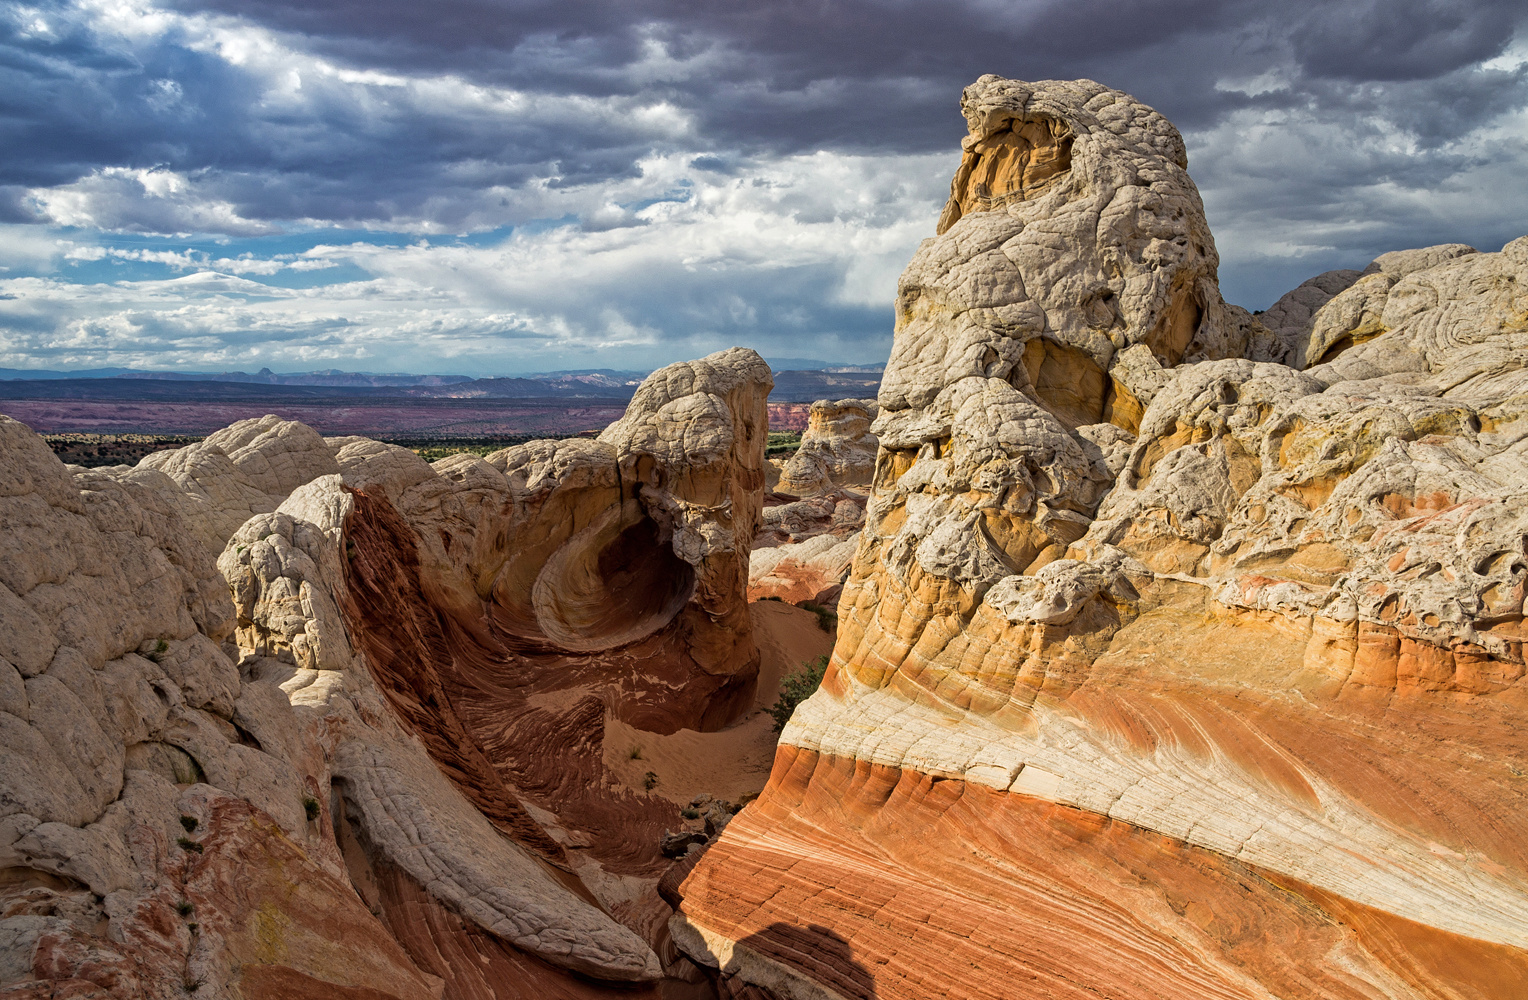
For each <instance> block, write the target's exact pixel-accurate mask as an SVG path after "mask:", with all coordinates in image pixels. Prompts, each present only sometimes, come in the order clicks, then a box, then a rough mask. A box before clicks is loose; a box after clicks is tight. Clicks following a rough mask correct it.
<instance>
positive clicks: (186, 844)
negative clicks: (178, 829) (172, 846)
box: [175, 837, 202, 854]
mask: <svg viewBox="0 0 1528 1000" xmlns="http://www.w3.org/2000/svg"><path fill="white" fill-rule="evenodd" d="M175 842H176V843H177V844H179V845H180V846H181V848H182V849H183V850H187V851H195V852H196V853H197V854H200V853H202V845H201V844H198V843H197V842H196V841H194V840H192V839H191V838H190V837H181V838H180V839H179V840H177V841H175Z"/></svg>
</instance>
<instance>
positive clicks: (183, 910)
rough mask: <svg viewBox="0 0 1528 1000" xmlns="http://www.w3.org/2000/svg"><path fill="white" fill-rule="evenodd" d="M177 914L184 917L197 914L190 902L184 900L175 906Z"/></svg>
mask: <svg viewBox="0 0 1528 1000" xmlns="http://www.w3.org/2000/svg"><path fill="white" fill-rule="evenodd" d="M175 912H176V913H179V914H180V915H181V916H183V917H189V916H190V915H191V914H193V913H195V912H196V907H194V906H192V905H191V902H190V901H189V900H185V899H183V900H181V901H180V902H179V903H176V904H175Z"/></svg>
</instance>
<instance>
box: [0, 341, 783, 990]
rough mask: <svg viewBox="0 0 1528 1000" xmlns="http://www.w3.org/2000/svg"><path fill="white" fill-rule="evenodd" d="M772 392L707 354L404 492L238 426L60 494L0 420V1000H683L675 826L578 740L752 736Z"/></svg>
mask: <svg viewBox="0 0 1528 1000" xmlns="http://www.w3.org/2000/svg"><path fill="white" fill-rule="evenodd" d="M770 385H771V380H770V376H769V369H768V366H767V365H765V364H764V362H763V361H762V360H761V359H760V358H759V357H758V356H757V355H756V354H754V353H753V352H751V351H743V350H733V351H728V352H722V353H720V354H716V355H712V356H711V357H709V358H706V359H703V360H700V361H695V362H688V363H684V364H680V365H673V366H670V367H669V368H666V369H663V370H662V371H659V372H657V373H655V374H654V375H653V376H652V377H651V378H650V379H649V380H648V381H647V382H646V383H645V384H644V385H643V387H642V388H641V389H640V390H639V392H638V393H637V395H636V397H635V399H634V400H633V403H632V405H631V407H630V408H629V409H628V411H627V414H626V416H625V417H624V418H623V419H622V420H620V421H618V422H617V423H616V424H614V425H612V426H611V427H610V428H608V429H607V430H606V431H605V433H604V434H603V435H601V437H600V438H599V439H598V440H585V439H575V440H570V441H543V442H533V443H531V444H528V445H524V446H521V447H519V448H513V449H508V450H505V451H502V452H499V453H496V454H494V455H490V456H488V458H487V459H486V460H484V459H479V458H477V457H476V456H470V455H467V456H457V457H454V458H451V459H446V460H443V461H441V462H438V463H436V464H435V465H434V466H431V465H429V464H427V463H425V462H424V461H422V460H421V459H420V458H419V457H418V456H417V455H415V454H413V453H412V452H409V451H407V450H405V449H401V448H397V447H394V446H390V445H385V444H380V443H378V442H375V441H368V440H365V439H358V438H349V439H327V440H326V439H322V438H320V437H318V436H317V435H316V434H314V433H313V432H312V431H311V429H309V428H306V427H304V426H302V425H301V424H295V423H292V422H289V421H282V420H280V419H279V418H276V417H267V418H262V419H261V420H257V421H244V422H241V423H240V424H236V425H234V426H233V427H231V428H228V429H226V430H224V431H222V432H219V434H217V435H214V436H213V437H211V438H209V439H208V440H207V441H204V442H202V443H200V444H199V445H193V446H191V447H190V448H187V449H182V450H181V451H179V452H170V453H160V454H158V455H155V456H153V461H148V462H145V463H144V464H142V465H140V466H139V467H137V468H127V467H115V468H109V469H102V470H84V469H78V468H72V467H65V466H63V465H62V464H60V463H59V461H58V460H57V459H56V458H55V457H54V456H53V455H52V454H51V453H50V452H49V450H48V448H47V446H46V445H45V444H44V443H43V442H42V440H41V439H40V438H38V437H37V436H36V435H34V434H32V433H31V432H30V431H29V430H27V429H26V428H25V427H24V426H22V425H20V424H18V423H16V422H14V421H8V420H5V419H3V418H0V451H3V457H4V462H3V463H0V522H3V524H4V531H3V532H0V546H3V548H0V556H3V558H0V583H3V585H4V586H3V587H0V752H3V754H4V767H0V869H3V870H4V877H3V879H0V988H3V989H5V990H6V991H7V995H8V996H9V995H16V996H26V997H33V996H35V997H52V996H66V995H67V996H82V997H83V996H113V997H123V998H128V997H133V998H137V997H179V996H186V995H197V996H202V995H206V996H216V997H230V998H233V997H243V998H250V1000H253V998H270V1000H275V998H282V1000H292V998H306V997H312V998H315V1000H317V998H325V1000H329V998H332V997H335V996H342V997H367V998H381V997H395V998H398V1000H412V998H416V997H431V996H435V997H446V998H456V997H462V998H466V997H472V998H477V997H505V998H508V997H520V996H546V997H593V996H603V995H620V996H624V997H633V996H651V997H657V996H660V995H662V996H691V995H694V994H695V991H696V990H701V991H702V993H703V992H704V989H703V977H702V976H701V975H700V973H699V970H698V969H696V967H695V966H694V965H693V964H691V963H690V962H688V960H686V959H684V958H682V957H681V956H680V955H679V954H678V953H677V952H676V951H675V949H674V947H673V945H672V943H671V942H670V941H669V938H668V930H667V918H668V916H669V914H670V909H669V906H668V904H667V903H665V902H664V901H663V900H662V899H661V898H660V897H659V895H658V893H657V884H658V879H659V877H660V876H661V875H662V873H663V872H664V870H665V869H666V867H667V865H668V861H667V860H666V859H664V858H662V857H661V855H660V854H659V850H658V848H659V842H660V840H661V837H662V834H663V832H664V830H665V828H674V827H678V826H679V825H680V817H679V810H678V807H677V806H676V805H674V804H672V803H671V802H669V801H668V800H666V799H662V798H659V797H656V796H644V795H641V794H636V793H634V792H633V791H631V790H630V789H628V788H626V787H625V786H623V785H621V784H620V783H619V782H618V781H615V780H613V779H612V778H611V776H610V774H609V773H608V770H607V768H606V766H605V764H604V763H603V747H602V745H601V744H602V740H603V733H604V728H605V726H606V724H607V720H608V719H615V720H619V722H620V723H621V724H623V725H624V726H625V727H626V731H631V730H633V729H635V730H636V731H644V730H645V731H651V732H655V733H671V732H673V731H675V730H677V729H680V728H685V727H688V728H691V729H714V728H717V727H720V726H723V725H725V724H727V723H729V722H731V721H732V720H733V719H734V718H735V717H736V716H738V715H739V714H740V712H742V711H744V710H746V709H747V708H748V707H750V706H751V698H752V696H753V689H754V685H755V682H756V673H757V667H758V662H759V656H758V653H757V651H756V649H755V647H754V643H753V640H752V636H751V633H750V618H749V614H748V609H747V599H746V585H747V559H748V549H749V544H750V542H751V541H752V539H753V538H754V536H755V535H756V534H757V532H758V530H759V527H760V523H761V518H760V504H761V496H762V486H763V471H762V470H763V465H764V449H765V442H766V419H767V417H766V407H765V399H766V397H767V395H768V393H769V389H770ZM251 515H252V516H251ZM7 677H8V678H9V679H8V680H7Z"/></svg>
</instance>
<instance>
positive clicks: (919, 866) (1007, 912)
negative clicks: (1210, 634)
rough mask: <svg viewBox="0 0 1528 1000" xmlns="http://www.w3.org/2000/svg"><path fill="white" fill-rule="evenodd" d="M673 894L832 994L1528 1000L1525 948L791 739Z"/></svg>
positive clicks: (1136, 833)
mask: <svg viewBox="0 0 1528 1000" xmlns="http://www.w3.org/2000/svg"><path fill="white" fill-rule="evenodd" d="M680 892H681V894H682V896H683V904H682V908H681V912H682V914H683V916H684V919H685V920H686V921H688V922H689V923H690V924H692V925H693V926H694V927H695V928H696V929H698V930H700V931H701V932H702V933H704V934H709V935H711V936H712V937H713V939H714V940H722V939H724V940H725V941H728V942H735V943H736V945H737V946H738V947H739V948H740V949H741V950H743V951H745V952H751V953H752V954H753V955H754V956H759V957H762V958H763V959H765V960H767V962H769V963H773V964H775V965H777V966H781V967H784V968H786V969H788V970H790V972H791V973H793V974H795V975H798V976H801V977H804V978H805V979H807V980H810V981H811V982H812V983H815V984H820V985H821V986H822V987H826V988H827V989H828V990H830V991H832V994H836V995H838V996H843V997H854V998H871V997H874V998H878V1000H894V998H907V1000H923V998H927V997H947V998H992V1000H1018V998H1023V1000H1031V998H1034V1000H1039V998H1046V1000H1052V998H1054V1000H1063V998H1065V1000H1073V998H1075V1000H1095V998H1097V997H1100V996H1107V997H1111V998H1118V1000H1134V998H1140V1000H1146V998H1151V1000H1161V998H1168V997H1185V998H1190V997H1191V998H1195V1000H1201V998H1209V997H1215V998H1222V997H1223V998H1233V997H1234V998H1248V1000H1251V998H1254V997H1258V998H1264V997H1267V996H1269V995H1272V996H1277V997H1291V998H1293V997H1302V998H1304V997H1333V998H1343V1000H1349V998H1351V1000H1359V998H1366V1000H1368V998H1374V997H1399V996H1424V997H1440V998H1441V997H1448V998H1456V1000H1464V998H1469V1000H1505V998H1509V997H1517V996H1524V995H1528V951H1523V950H1519V949H1514V948H1509V947H1505V946H1502V945H1495V944H1489V943H1486V942H1483V941H1478V940H1474V939H1471V938H1466V937H1462V936H1459V935H1455V934H1449V933H1447V932H1444V931H1439V930H1436V929H1434V928H1431V927H1427V926H1424V925H1421V924H1417V923H1414V922H1412V921H1409V920H1406V919H1403V918H1400V917H1396V916H1393V915H1391V914H1388V913H1384V912H1382V911H1380V910H1376V909H1373V908H1370V907H1365V906H1362V905H1359V904H1356V903H1353V902H1350V901H1347V900H1344V899H1342V898H1340V897H1336V896H1333V895H1332V894H1330V893H1325V892H1322V891H1320V890H1317V889H1314V888H1312V887H1310V886H1308V885H1304V884H1302V883H1300V882H1298V881H1295V880H1293V879H1289V878H1287V877H1284V876H1280V875H1277V874H1273V873H1270V872H1268V871H1266V870H1261V869H1259V868H1257V867H1255V866H1251V865H1247V864H1244V863H1242V862H1238V861H1235V860H1233V859H1230V858H1227V857H1225V856H1223V855H1220V854H1217V853H1214V852H1211V851H1205V850H1201V849H1198V848H1194V847H1190V846H1187V845H1185V844H1183V843H1182V842H1181V841H1177V840H1175V839H1173V838H1169V837H1165V836H1162V835H1159V834H1155V833H1150V832H1148V831H1144V830H1141V829H1139V828H1136V827H1133V826H1131V825H1129V824H1125V823H1119V822H1114V821H1111V820H1109V819H1107V818H1106V817H1103V816H1100V815H1098V814H1096V813H1090V812H1085V811H1082V810H1077V809H1072V808H1068V807H1065V806H1060V805H1056V804H1054V803H1050V802H1046V801H1043V800H1039V799H1035V798H1031V797H1028V796H1023V795H1016V794H1012V793H1007V792H999V791H995V790H992V789H988V788H983V787H981V786H978V785H973V784H970V783H968V782H965V781H961V780H957V779H941V778H934V777H930V776H928V775H923V774H918V773H916V772H912V771H902V770H898V769H894V768H887V767H881V766H877V765H872V764H867V763H864V762H857V761H853V760H848V759H844V758H830V757H821V756H819V755H818V754H816V753H814V752H812V751H806V750H799V749H797V748H794V747H790V746H781V747H780V750H779V753H778V755H777V758H776V763H775V770H774V773H773V775H772V776H771V779H770V784H769V787H768V788H767V789H766V790H765V793H764V794H763V796H761V798H760V799H759V801H758V802H757V803H755V804H754V805H753V806H752V807H750V808H749V809H748V810H746V811H745V812H744V813H743V814H742V815H740V816H739V817H738V818H737V820H735V821H734V822H733V824H732V825H731V826H730V827H729V828H728V831H727V834H726V835H725V836H724V837H723V839H722V840H721V841H720V842H719V843H718V844H717V845H715V846H714V847H712V848H711V849H710V851H709V852H708V853H707V855H706V857H705V860H704V864H702V865H701V866H700V867H699V868H698V869H697V870H696V871H695V872H694V873H692V874H691V875H690V876H689V878H687V879H686V880H685V881H684V883H683V884H682V886H681V889H680ZM719 957H720V958H721V959H722V964H723V968H724V969H725V968H726V959H727V958H728V957H729V956H727V955H721V956H719ZM742 961H745V962H746V961H748V959H746V958H745V959H742Z"/></svg>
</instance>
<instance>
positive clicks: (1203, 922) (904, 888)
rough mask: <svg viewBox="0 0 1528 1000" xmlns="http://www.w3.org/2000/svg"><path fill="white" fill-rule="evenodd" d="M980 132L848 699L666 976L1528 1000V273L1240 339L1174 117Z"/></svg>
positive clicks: (809, 708) (880, 519)
mask: <svg viewBox="0 0 1528 1000" xmlns="http://www.w3.org/2000/svg"><path fill="white" fill-rule="evenodd" d="M961 104H962V110H963V112H964V113H965V116H966V120H967V123H968V125H969V128H970V137H969V138H968V139H967V140H966V142H965V143H964V149H965V157H964V159H963V161H962V163H961V166H960V169H959V172H958V173H957V175H956V177H955V180H954V183H953V184H952V191H951V198H950V203H949V205H948V206H947V208H946V210H945V213H944V216H943V217H942V219H941V221H940V225H939V234H938V235H937V236H936V237H935V238H933V239H930V240H926V241H925V242H924V243H923V245H922V246H921V247H920V248H919V250H918V252H917V254H916V256H915V257H914V258H913V261H912V262H911V264H909V266H908V268H907V270H906V272H904V274H903V276H902V280H901V283H900V285H899V288H898V300H897V309H898V313H897V328H896V336H895V342H894V345H893V349H892V357H891V363H890V365H889V366H888V368H887V371H886V376H885V380H884V382H883V384H882V389H881V395H880V408H881V412H880V416H879V417H878V418H877V420H876V423H875V433H876V434H877V435H878V436H879V438H880V445H881V450H880V454H879V459H878V463H877V469H876V479H875V484H874V488H873V491H872V495H871V497H870V500H869V505H868V510H867V520H866V526H865V529H864V531H863V533H862V534H861V536H860V541H859V545H858V549H857V551H856V554H855V557H854V562H853V568H852V572H851V576H850V579H849V582H848V584H847V585H846V587H845V591H844V595H843V599H842V602H841V603H840V605H839V616H840V627H839V635H838V641H837V645H836V647H835V650H834V653H833V656H832V660H831V663H830V666H829V670H828V675H827V677H826V678H825V680H824V682H823V685H822V688H821V690H819V692H818V693H817V694H816V695H815V696H813V697H812V698H811V699H810V700H809V701H807V702H806V703H805V704H803V706H802V707H801V708H800V709H799V710H798V711H797V713H796V715H795V717H794V719H793V720H792V721H791V723H790V724H789V725H788V726H787V727H786V729H785V732H784V733H783V735H782V742H781V746H780V748H779V751H778V753H777V757H776V761H775V770H774V773H773V775H772V776H771V779H770V784H769V786H768V787H767V788H766V790H765V792H764V794H763V795H762V797H761V798H760V800H759V801H758V802H757V803H755V804H754V805H753V806H751V807H749V808H748V809H747V810H745V811H744V812H743V813H742V814H741V815H739V816H738V817H737V818H736V819H735V820H734V821H733V822H732V823H731V825H730V826H729V827H728V829H727V831H726V832H725V834H724V835H723V836H722V837H721V839H720V841H719V842H718V843H717V844H716V845H714V846H712V847H711V848H710V849H709V850H708V851H706V853H705V854H704V855H703V856H702V857H700V858H699V859H698V861H696V860H694V859H692V860H691V861H690V862H688V863H687V864H688V866H689V870H688V872H687V873H686V874H685V876H684V877H683V879H682V881H679V880H678V879H675V881H679V884H677V885H674V886H673V887H672V894H673V896H674V898H675V899H676V900H680V899H682V902H681V904H680V911H679V913H678V914H677V915H676V916H675V918H674V919H673V921H672V929H673V935H674V938H675V940H676V941H677V942H678V943H679V944H680V946H681V947H682V948H683V949H684V950H685V951H687V952H688V953H689V954H690V955H691V956H692V957H694V958H695V959H696V961H698V962H701V963H703V964H707V965H709V966H710V967H711V968H712V969H713V970H715V974H716V975H717V976H718V977H719V978H720V981H721V982H722V984H723V987H724V990H731V991H732V992H733V994H734V995H739V996H742V995H748V996H754V995H773V996H778V997H814V998H815V997H825V996H827V997H870V996H874V997H878V998H880V1000H890V998H898V997H907V998H914V997H927V996H932V995H938V996H947V997H1013V996H1026V997H1029V996H1033V997H1067V998H1071V997H1077V998H1082V997H1095V996H1110V997H1121V998H1125V997H1129V998H1136V997H1139V998H1146V997H1152V998H1161V997H1180V996H1181V997H1206V996H1216V997H1248V998H1250V997H1279V998H1296V997H1299V998H1308V997H1334V998H1335V997H1342V998H1357V997H1387V998H1388V997H1440V998H1441V997H1451V998H1452V997H1475V998H1499V997H1510V996H1518V995H1528V849H1525V846H1524V845H1525V844H1528V836H1525V834H1528V781H1525V780H1524V768H1523V766H1522V764H1521V761H1520V760H1519V758H1520V756H1521V746H1522V739H1523V733H1524V723H1525V721H1528V681H1525V679H1524V673H1525V666H1524V659H1523V640H1524V639H1525V638H1528V636H1525V635H1524V631H1523V628H1524V626H1523V612H1524V608H1523V601H1524V587H1525V581H1528V519H1525V514H1524V512H1523V510H1522V504H1521V499H1520V498H1521V497H1522V495H1523V493H1524V491H1525V489H1528V365H1525V360H1528V237H1525V238H1524V239H1520V240H1517V241H1515V242H1513V243H1510V244H1508V245H1507V246H1506V247H1504V248H1503V249H1502V251H1501V252H1499V253H1476V252H1473V251H1471V250H1470V249H1469V248H1466V247H1460V246H1445V247H1433V248H1428V249H1425V250H1418V251H1407V252H1404V253H1400V254H1387V255H1386V256H1385V257H1382V258H1380V259H1379V260H1377V261H1375V263H1374V264H1373V265H1371V267H1370V268H1369V269H1368V270H1367V271H1365V272H1362V273H1355V272H1346V273H1342V272H1337V273H1333V274H1328V275H1323V276H1321V277H1320V278H1317V279H1313V281H1312V282H1309V283H1307V284H1306V285H1304V286H1301V288H1300V289H1296V290H1295V292H1292V293H1291V294H1290V295H1289V296H1286V297H1285V298H1284V299H1282V300H1280V303H1279V304H1278V305H1276V306H1275V307H1274V308H1273V309H1270V310H1269V311H1268V312H1267V313H1264V314H1262V316H1260V317H1252V316H1249V315H1248V314H1246V313H1245V312H1244V311H1242V310H1240V309H1237V308H1236V307H1233V306H1229V305H1227V304H1225V303H1224V302H1223V301H1222V300H1221V298H1220V294H1219V292H1218V289H1217V286H1216V281H1215V267H1216V254H1215V248H1214V243H1213V241H1212V239H1211V237H1210V233H1209V231H1208V228H1207V226H1206V224H1205V221H1204V216H1203V211H1202V208H1201V205H1200V201H1199V197H1198V194H1197V192H1196V191H1195V189H1194V186H1193V184H1192V182H1191V181H1190V180H1189V177H1188V174H1187V172H1186V169H1185V168H1186V165H1187V163H1186V157H1185V155H1184V150H1183V145H1182V142H1181V140H1180V138H1179V136H1178V133H1177V132H1176V130H1174V129H1173V127H1172V126H1171V125H1170V124H1169V123H1168V122H1167V121H1166V120H1165V119H1163V118H1162V117H1161V116H1160V115H1158V114H1157V113H1156V112H1154V111H1152V110H1151V109H1150V108H1147V107H1145V106H1144V105H1142V104H1140V103H1139V102H1137V101H1135V100H1134V99H1132V98H1130V97H1129V96H1127V95H1125V94H1122V93H1119V92H1118V91H1112V90H1109V89H1107V88H1105V87H1102V86H1100V85H1098V84H1095V83H1092V82H1089V81H1078V82H1073V83H1066V82H1054V81H1051V82H1044V83H1037V84H1028V83H1020V82H1018V81H1009V80H1001V79H998V78H996V77H983V78H982V79H981V80H979V81H977V83H976V84H974V85H973V86H972V87H970V88H968V89H967V90H966V92H965V94H964V95H963V98H962V102H961ZM749 991H756V992H752V993H750V992H749ZM757 991H765V992H764V993H760V992H757Z"/></svg>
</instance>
